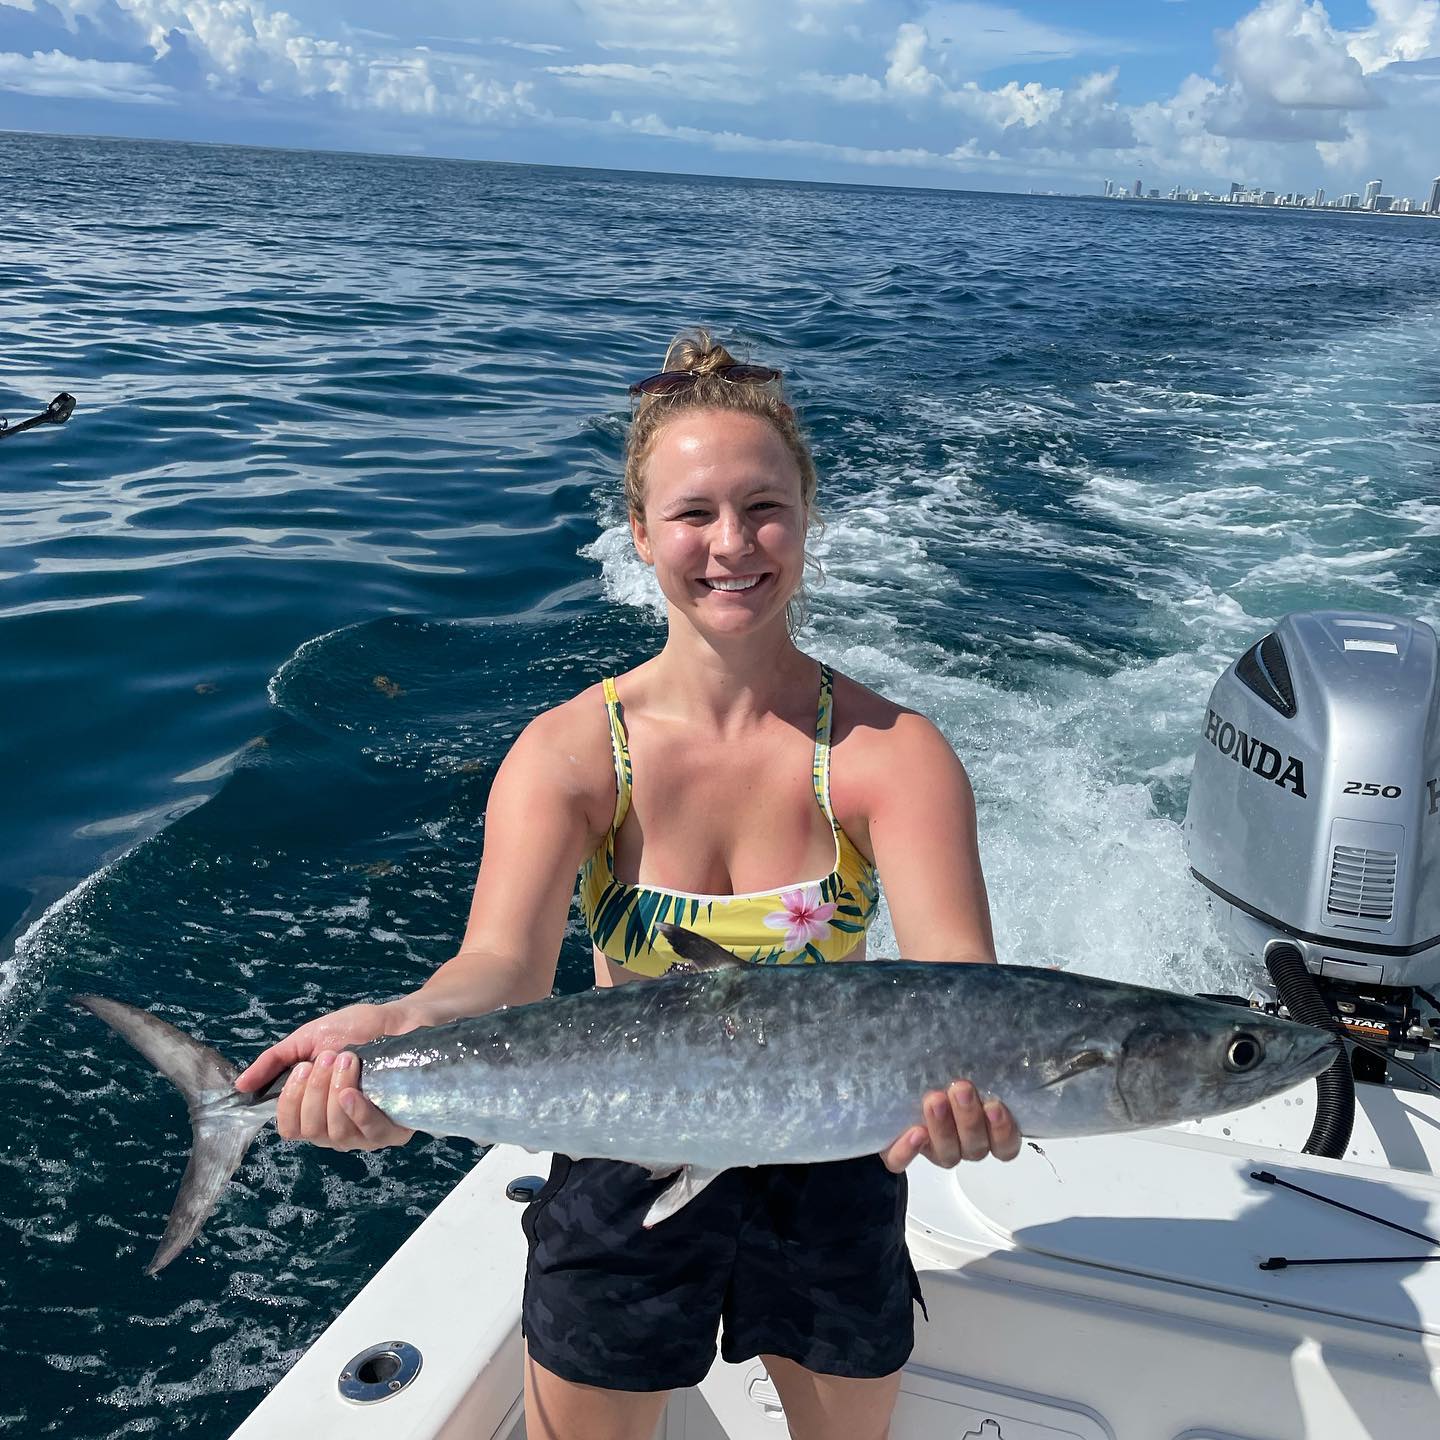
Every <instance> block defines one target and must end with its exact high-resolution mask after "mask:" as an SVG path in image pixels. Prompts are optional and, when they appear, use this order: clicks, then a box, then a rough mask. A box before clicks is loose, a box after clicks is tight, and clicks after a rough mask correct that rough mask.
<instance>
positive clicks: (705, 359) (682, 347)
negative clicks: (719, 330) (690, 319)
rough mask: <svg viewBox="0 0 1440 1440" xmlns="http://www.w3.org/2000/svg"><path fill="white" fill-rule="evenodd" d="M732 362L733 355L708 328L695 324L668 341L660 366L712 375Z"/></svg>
mask: <svg viewBox="0 0 1440 1440" xmlns="http://www.w3.org/2000/svg"><path fill="white" fill-rule="evenodd" d="M733 364H735V357H734V356H733V355H732V354H731V353H730V352H729V351H728V350H727V349H726V348H725V347H724V346H723V345H722V344H721V343H720V342H719V341H718V340H717V339H715V337H714V336H713V335H711V333H710V332H709V331H708V330H705V329H703V328H701V327H698V326H697V327H696V328H695V329H694V330H685V331H682V332H681V333H680V334H679V335H677V336H676V337H675V338H674V339H673V340H672V341H671V342H670V348H669V349H668V350H666V352H665V364H664V366H663V367H662V368H663V369H665V370H690V371H693V372H694V373H695V374H697V375H713V374H714V373H715V371H716V370H718V369H720V368H721V366H723V365H733Z"/></svg>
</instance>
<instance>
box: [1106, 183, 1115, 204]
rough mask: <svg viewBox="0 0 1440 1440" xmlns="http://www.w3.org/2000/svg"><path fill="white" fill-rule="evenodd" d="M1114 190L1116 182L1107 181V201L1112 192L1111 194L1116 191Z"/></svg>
mask: <svg viewBox="0 0 1440 1440" xmlns="http://www.w3.org/2000/svg"><path fill="white" fill-rule="evenodd" d="M1114 188H1115V182H1114V181H1113V180H1107V181H1106V182H1105V198H1106V199H1107V200H1108V199H1109V198H1110V192H1111V191H1112V190H1114Z"/></svg>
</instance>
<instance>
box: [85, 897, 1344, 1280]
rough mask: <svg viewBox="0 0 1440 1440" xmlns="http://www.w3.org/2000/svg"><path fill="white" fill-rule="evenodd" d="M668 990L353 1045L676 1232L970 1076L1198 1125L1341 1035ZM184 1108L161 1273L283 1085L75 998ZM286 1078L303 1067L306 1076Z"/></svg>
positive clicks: (863, 980) (1042, 984) (398, 1078)
mask: <svg viewBox="0 0 1440 1440" xmlns="http://www.w3.org/2000/svg"><path fill="white" fill-rule="evenodd" d="M658 928H660V929H662V930H663V932H664V933H665V935H666V938H667V939H669V940H670V943H671V945H672V947H673V948H674V949H675V951H676V953H677V954H678V955H680V956H681V957H682V958H681V961H680V963H679V965H678V966H677V967H676V968H675V969H674V970H672V971H671V972H669V973H667V974H666V975H665V976H663V977H661V978H659V979H657V980H654V981H649V982H646V983H643V984H634V985H621V986H615V987H612V988H604V989H593V990H588V991H584V992H582V993H579V994H571V995H563V996H552V997H550V998H549V999H545V1000H540V1001H536V1002H534V1003H532V1004H526V1005H516V1006H511V1007H508V1008H505V1009H502V1010H495V1011H491V1012H489V1013H487V1014H483V1015H478V1016H475V1017H474V1018H471V1019H465V1020H457V1021H454V1022H452V1023H450V1024H446V1025H438V1026H434V1027H431V1028H427V1029H421V1030H413V1031H410V1032H409V1033H408V1034H404V1035H396V1036H389V1037H384V1038H381V1039H378V1040H375V1041H373V1042H371V1043H369V1044H364V1045H357V1046H354V1047H350V1048H352V1049H353V1053H354V1054H355V1055H356V1056H357V1057H358V1059H359V1062H360V1078H359V1084H360V1088H361V1090H362V1091H363V1092H364V1094H365V1095H366V1096H367V1097H368V1098H369V1099H370V1100H371V1101H372V1102H373V1103H374V1104H375V1105H377V1106H378V1107H379V1108H380V1109H381V1110H383V1111H384V1112H385V1114H386V1115H388V1116H389V1117H390V1119H391V1120H393V1121H395V1122H396V1123H397V1124H400V1125H404V1126H407V1127H409V1128H411V1129H415V1130H422V1131H425V1132H427V1133H429V1134H431V1135H454V1136H464V1137H466V1138H468V1139H471V1140H474V1141H478V1142H480V1143H482V1144H500V1143H509V1144H515V1145H520V1146H524V1147H525V1148H527V1149H530V1150H535V1151H541V1150H549V1151H555V1152H558V1153H561V1154H565V1155H569V1156H571V1157H572V1158H575V1159H581V1158H590V1157H599V1158H605V1159H612V1160H624V1161H629V1162H631V1163H633V1164H637V1165H643V1166H645V1167H647V1168H648V1169H649V1170H650V1171H651V1174H652V1176H653V1177H654V1178H655V1180H656V1182H657V1187H659V1186H662V1185H663V1188H658V1189H657V1195H656V1198H655V1200H654V1203H653V1204H652V1206H651V1208H650V1211H649V1214H648V1215H647V1216H646V1221H645V1223H646V1224H647V1225H656V1224H659V1223H660V1222H661V1221H663V1220H664V1219H665V1218H667V1217H668V1216H670V1215H673V1214H674V1213H676V1211H678V1210H680V1209H681V1208H683V1206H685V1205H686V1204H688V1203H689V1201H690V1200H692V1199H693V1198H694V1197H695V1196H696V1195H698V1194H699V1193H700V1192H701V1191H702V1190H703V1189H704V1188H705V1186H706V1185H708V1184H709V1183H710V1182H711V1181H712V1180H713V1179H714V1178H715V1177H716V1176H717V1175H718V1174H720V1173H721V1172H722V1171H724V1170H727V1169H730V1168H733V1167H736V1166H753V1165H760V1164H786V1163H799V1162H822V1161H829V1160H843V1159H850V1158H853V1157H855V1156H860V1155H866V1154H876V1153H879V1152H881V1151H883V1150H884V1149H886V1148H887V1147H888V1146H889V1145H891V1144H892V1143H893V1142H894V1141H895V1140H896V1138H897V1137H899V1136H900V1135H902V1134H903V1133H904V1132H905V1131H906V1130H907V1129H909V1128H910V1127H912V1126H915V1125H916V1124H921V1123H923V1114H922V1100H923V1097H924V1096H925V1094H926V1093H928V1092H929V1091H931V1090H943V1089H945V1088H946V1087H947V1086H948V1085H949V1084H950V1083H951V1082H952V1081H953V1080H955V1079H956V1078H960V1077H963V1078H967V1079H969V1080H971V1081H972V1082H973V1083H974V1084H975V1085H976V1087H977V1088H978V1089H979V1090H980V1092H981V1093H983V1094H993V1095H998V1096H999V1097H1000V1098H1001V1099H1003V1100H1004V1101H1005V1103H1006V1104H1007V1105H1008V1106H1009V1107H1010V1110H1011V1113H1012V1114H1013V1115H1014V1116H1015V1119H1016V1121H1017V1123H1018V1124H1019V1127H1020V1129H1021V1131H1022V1133H1023V1134H1025V1135H1026V1136H1027V1137H1032V1138H1037V1139H1043V1138H1045V1137H1048V1136H1078V1135H1096V1134H1108V1133H1114V1132H1119V1131H1127V1130H1140V1129H1151V1128H1155V1127H1158V1126H1164V1125H1172V1124H1175V1123H1177V1122H1179V1121H1182V1120H1196V1119H1201V1118H1203V1117H1205V1116H1207V1115H1215V1114H1221V1113H1224V1112H1227V1111H1231V1110H1237V1109H1240V1108H1242V1107H1244V1106H1246V1105H1251V1104H1254V1103H1256V1102H1258V1101H1260V1100H1264V1099H1267V1098H1269V1097H1270V1096H1272V1095H1277V1094H1279V1093H1281V1092H1283V1091H1285V1090H1288V1089H1290V1088H1291V1087H1292V1086H1294V1085H1298V1084H1300V1083H1302V1082H1303V1081H1305V1080H1309V1079H1312V1078H1314V1077H1315V1076H1316V1075H1318V1074H1319V1073H1320V1072H1321V1071H1322V1070H1324V1069H1325V1068H1326V1067H1327V1066H1328V1065H1329V1064H1330V1063H1331V1062H1332V1061H1333V1059H1334V1058H1335V1055H1336V1053H1337V1051H1336V1046H1337V1043H1338V1042H1337V1041H1336V1039H1335V1037H1334V1036H1332V1035H1330V1034H1329V1033H1328V1032H1326V1031H1323V1030H1319V1029H1315V1028H1313V1027H1311V1026H1308V1025H1301V1024H1298V1023H1297V1022H1295V1021H1292V1020H1282V1019H1279V1018H1276V1017H1274V1016H1270V1015H1266V1014H1263V1013H1259V1012H1256V1011H1251V1010H1247V1009H1242V1008H1239V1007H1236V1006H1234V1005H1229V1004H1224V1003H1221V1002H1219V1001H1215V1000H1206V999H1201V998H1198V997H1194V996H1189V995H1181V994H1176V993H1172V992H1170V991H1165V990H1154V989H1148V988H1144V987H1141V986H1137V985H1130V984H1125V983H1122V982H1120V981H1114V980H1104V979H1100V978H1098V977H1095V976H1091V975H1081V974H1076V973H1073V972H1070V971H1064V970H1054V969H1042V968H1036V967H1030V966H1023V965H988V964H980V965H975V964H934V963H921V962H914V961H906V960H869V961H864V962H860V963H856V964H836V965H825V966H799V965H794V966H765V965H753V964H745V963H741V962H739V961H737V960H736V959H735V957H734V956H733V955H731V954H730V952H729V951H727V950H724V949H722V948H721V947H719V946H717V945H715V944H714V943H713V942H711V941H709V940H706V939H704V938H703V937H702V936H699V935H695V934H694V933H693V932H690V931H687V930H682V929H681V928H679V927H678V926H670V925H662V926H661V927H658ZM74 1000H75V1003H76V1004H78V1005H80V1006H82V1007H84V1008H85V1009H87V1010H89V1011H91V1012H92V1013H93V1014H95V1015H96V1016H98V1017H99V1018H100V1019H101V1020H103V1021H104V1022H105V1023H106V1024H107V1025H109V1026H110V1027H111V1029H113V1030H115V1031H116V1032H117V1033H118V1034H120V1035H121V1036H123V1037H124V1038H125V1039H126V1040H128V1041H129V1042H130V1043H131V1044H132V1045H133V1046H134V1047H135V1048H136V1049H137V1050H139V1051H140V1053H141V1054H142V1055H143V1056H144V1057H145V1058H146V1059H148V1060H149V1061H150V1062H151V1063H152V1064H153V1065H154V1066H155V1067H156V1068H157V1069H158V1070H160V1071H161V1072H162V1073H163V1074H164V1075H166V1076H167V1077H168V1078H169V1079H170V1080H171V1081H172V1082H173V1083H174V1084H175V1086H176V1087H177V1088H178V1089H179V1090H180V1092H181V1094H182V1095H183V1096H184V1098H185V1101H186V1104H187V1106H188V1107H189V1112H190V1124H191V1130H192V1149H191V1152H190V1157H189V1162H188V1164H187V1166H186V1170H185V1174H184V1177H183V1179H182V1180H181V1184H180V1191H179V1194H178V1196H177V1198H176V1201H175V1204H174V1208H173V1209H172V1211H171V1213H170V1216H169V1218H168V1220H167V1222H166V1226H165V1231H164V1234H163V1235H162V1237H161V1239H160V1242H159V1245H158V1246H157V1248H156V1251H155V1254H154V1257H153V1258H152V1259H151V1261H150V1263H149V1264H148V1265H147V1266H146V1267H145V1268H146V1273H148V1274H155V1273H157V1272H159V1271H160V1270H162V1269H164V1267H165V1266H166V1265H168V1264H169V1263H170V1262H171V1261H172V1260H174V1259H175V1257H176V1256H177V1255H179V1254H180V1253H181V1252H182V1251H183V1250H184V1249H185V1248H186V1247H187V1246H188V1245H189V1244H190V1242H191V1241H192V1240H193V1239H194V1238H195V1236H196V1235H197V1234H198V1233H199V1231H200V1228H201V1226H202V1225H203V1224H204V1223H205V1221H206V1220H207V1219H208V1218H209V1216H210V1215H211V1214H212V1213H213V1211H214V1210H215V1208H216V1206H217V1205H218V1203H219V1200H220V1196H221V1192H222V1191H223V1189H224V1187H225V1185H226V1183H227V1182H228V1181H229V1179H230V1177H231V1176H232V1175H233V1174H234V1173H235V1172H236V1170H238V1169H239V1167H240V1164H241V1161H242V1160H243V1159H244V1157H245V1153H246V1151H247V1150H248V1149H249V1147H250V1143H251V1141H252V1140H253V1139H254V1138H255V1136H256V1134H257V1133H258V1132H259V1131H260V1130H261V1129H262V1128H263V1127H264V1125H265V1124H266V1123H267V1122H268V1121H270V1120H272V1119H273V1118H274V1115H275V1108H276V1097H277V1096H278V1095H279V1092H280V1090H281V1089H282V1087H283V1085H284V1082H285V1078H286V1076H285V1075H281V1076H278V1077H277V1078H276V1079H275V1080H274V1081H273V1082H272V1083H271V1084H270V1085H269V1086H267V1087H265V1088H264V1089H263V1090H261V1091H258V1092H253V1093H246V1092H243V1091H237V1090H236V1089H235V1088H234V1082H235V1079H236V1076H237V1075H238V1074H239V1071H238V1070H237V1068H236V1067H235V1066H234V1065H232V1064H231V1063H230V1062H229V1061H228V1060H226V1059H225V1058H224V1057H223V1056H221V1055H220V1054H219V1053H218V1052H216V1051H215V1050H213V1049H211V1048H209V1047H208V1046H206V1045H204V1044H202V1043H201V1042H200V1041H198V1040H195V1039H193V1038H192V1037H191V1036H189V1035H186V1034H185V1033H184V1032H183V1031H181V1030H178V1029H177V1028H176V1027H174V1026H173V1025H170V1024H169V1023H168V1022H166V1021H164V1020H161V1019H160V1018H159V1017H158V1016H155V1015H152V1014H150V1013H149V1012H147V1011H145V1010H142V1009H139V1008H138V1007H136V1006H133V1005H126V1004H123V1003H121V1002H119V1001H116V1000H109V999H105V998H103V997H101V996H97V995H77V996H75V997H74ZM286 1073H287V1074H288V1072H286Z"/></svg>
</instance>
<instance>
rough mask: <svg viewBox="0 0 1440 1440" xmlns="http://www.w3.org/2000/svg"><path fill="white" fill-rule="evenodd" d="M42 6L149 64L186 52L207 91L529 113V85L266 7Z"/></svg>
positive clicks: (174, 3) (128, 1) (213, 3)
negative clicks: (142, 52) (136, 52)
mask: <svg viewBox="0 0 1440 1440" xmlns="http://www.w3.org/2000/svg"><path fill="white" fill-rule="evenodd" d="M7 3H8V0H7ZM49 3H50V4H51V6H52V8H53V9H54V10H56V11H58V12H59V13H60V14H61V16H62V17H63V18H64V19H65V21H66V22H67V24H68V25H69V26H70V27H71V29H72V30H78V26H79V21H80V20H81V19H85V20H87V21H89V22H90V23H91V25H92V26H95V27H97V28H100V29H110V30H116V29H118V30H120V31H122V32H124V31H128V32H129V34H130V35H132V36H134V38H136V39H138V40H139V41H140V42H141V43H143V44H144V45H146V46H148V47H149V49H150V50H151V52H152V53H153V55H154V56H155V58H156V60H163V59H165V58H166V57H167V56H169V55H170V54H171V52H172V51H173V50H174V49H175V47H176V46H177V45H183V46H184V48H185V50H186V51H187V52H188V53H189V54H190V56H191V57H192V58H193V59H194V60H196V61H197V62H198V63H199V65H200V66H201V67H202V69H203V70H204V71H205V72H206V73H207V76H208V78H209V82H210V84H211V86H212V88H213V89H216V90H219V91H222V92H224V91H231V92H244V91H247V90H248V91H251V92H253V93H256V94H258V95H261V96H276V97H284V98H290V99H301V100H321V101H328V102H330V103H334V104H338V105H340V106H343V107H347V108H353V109H364V110H375V111H381V112H391V113H395V114H400V115H410V116H426V117H431V118H441V119H450V120H457V121H475V120H494V119H503V118H506V117H513V116H517V115H525V114H530V113H533V109H534V107H533V104H532V102H531V100H530V91H531V88H532V87H531V85H530V84H529V83H528V82H525V81H517V82H511V83H509V84H507V83H505V82H503V81H499V80H497V79H495V78H494V77H493V76H489V75H485V74H482V73H480V72H479V71H477V70H474V69H471V68H469V65H468V63H466V62H463V61H457V59H456V58H454V57H447V56H441V55H436V54H434V53H433V52H427V51H425V50H424V49H423V48H418V49H410V50H405V49H381V50H378V51H377V50H367V49H362V48H361V46H360V45H359V44H357V43H355V41H354V40H353V39H351V40H344V41H341V40H334V39H329V38H326V37H322V36H317V35H312V34H310V33H309V32H308V31H307V30H306V29H305V28H304V27H303V26H301V24H300V23H299V22H298V21H297V20H296V19H295V18H294V17H293V16H292V15H290V14H289V13H288V12H287V11H284V10H279V9H273V8H271V7H270V6H269V5H267V4H265V3H264V0H49ZM351 34H352V36H357V37H358V36H359V35H360V32H355V31H352V32H351ZM75 63H77V64H78V63H96V62H78V61H77V62H75Z"/></svg>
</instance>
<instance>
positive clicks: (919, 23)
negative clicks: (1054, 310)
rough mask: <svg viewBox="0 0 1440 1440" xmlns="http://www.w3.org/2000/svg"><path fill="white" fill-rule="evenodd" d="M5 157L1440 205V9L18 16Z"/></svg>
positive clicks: (867, 7)
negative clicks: (59, 155) (18, 151)
mask: <svg viewBox="0 0 1440 1440" xmlns="http://www.w3.org/2000/svg"><path fill="white" fill-rule="evenodd" d="M0 129H8V130H29V131H44V132H52V133H73V134H88V135H126V136H135V137H141V138H163V139H184V140H203V141H223V142H228V143H236V144H252V145H283V146H290V147H298V148H304V149H337V150H354V151H374V152H382V153H398V154H428V155H440V156H453V157H463V158H471V159H482V160H510V161H521V162H527V163H543V164H562V165H584V166H602V167H613V168H617V169H626V170H654V171H670V172H685V173H696V174H722V175H749V176H760V177H772V178H781V179H797V180H826V181H850V182H855V181H859V182H862V183H870V184H886V185H922V186H949V187H955V188H966V189H981V190H1030V189H1038V190H1060V191H1067V192H1087V191H1090V192H1093V191H1098V190H1099V189H1100V188H1101V186H1102V184H1103V182H1104V180H1105V179H1106V178H1110V179H1114V180H1115V181H1117V182H1118V183H1122V184H1125V185H1127V186H1132V185H1133V184H1134V182H1135V180H1136V179H1141V180H1142V181H1143V183H1144V185H1145V186H1146V188H1147V189H1148V188H1149V187H1151V186H1155V187H1158V188H1159V189H1160V190H1161V193H1162V194H1163V193H1166V192H1168V190H1169V189H1170V187H1171V186H1173V185H1177V184H1178V185H1181V186H1184V187H1187V188H1196V189H1211V190H1223V189H1227V188H1228V186H1229V184H1230V182H1231V181H1239V182H1240V183H1242V184H1243V185H1247V186H1249V185H1259V186H1262V187H1265V188H1271V189H1275V190H1278V191H1290V190H1294V191H1298V192H1302V193H1309V192H1311V191H1313V190H1314V189H1315V188H1316V187H1317V186H1323V187H1324V188H1325V189H1326V190H1327V191H1328V192H1329V194H1330V195H1331V196H1334V195H1337V194H1340V193H1342V192H1345V191H1351V190H1356V191H1358V190H1361V189H1363V187H1364V185H1365V183H1366V181H1368V180H1370V179H1374V178H1380V179H1382V180H1383V181H1384V190H1385V193H1387V194H1392V195H1395V196H1397V197H1398V196H1403V195H1411V196H1414V197H1415V198H1416V199H1417V200H1423V199H1424V197H1425V196H1426V195H1427V194H1428V192H1429V188H1430V183H1431V181H1432V179H1433V178H1434V177H1435V176H1437V175H1440V0H1330V3H1328V4H1326V3H1323V0H1259V3H1249V4H1246V3H1229V0H1087V3H1085V4H1080V3H1078V0H1020V3H1016V4H1011V5H1005V4H990V3H971V0H932V3H927V0H343V3H342V0H286V3H284V4H283V5H282V4H281V3H271V0H0Z"/></svg>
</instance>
